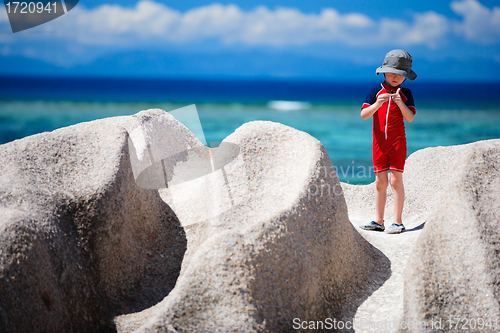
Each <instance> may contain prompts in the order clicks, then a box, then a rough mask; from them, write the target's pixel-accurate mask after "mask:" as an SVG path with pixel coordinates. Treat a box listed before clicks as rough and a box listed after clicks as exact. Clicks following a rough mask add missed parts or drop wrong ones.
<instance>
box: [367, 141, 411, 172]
mask: <svg viewBox="0 0 500 333" xmlns="http://www.w3.org/2000/svg"><path fill="white" fill-rule="evenodd" d="M405 160H406V138H404V137H403V138H402V139H400V140H397V141H395V142H392V143H391V144H388V143H387V142H385V141H384V142H383V144H382V145H380V144H378V143H377V141H374V142H373V167H374V170H373V171H374V172H375V173H379V172H383V171H387V170H393V171H399V172H403V171H404V169H405Z"/></svg>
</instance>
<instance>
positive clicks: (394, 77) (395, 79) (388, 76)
mask: <svg viewBox="0 0 500 333" xmlns="http://www.w3.org/2000/svg"><path fill="white" fill-rule="evenodd" d="M405 79H406V78H405V77H404V76H403V75H399V74H394V73H385V80H386V81H387V83H389V84H390V85H391V86H393V87H397V86H399V85H400V84H401V83H403V81H404V80H405Z"/></svg>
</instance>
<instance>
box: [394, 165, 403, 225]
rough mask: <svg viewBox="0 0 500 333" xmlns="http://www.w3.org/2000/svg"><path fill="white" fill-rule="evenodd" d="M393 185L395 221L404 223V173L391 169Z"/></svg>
mask: <svg viewBox="0 0 500 333" xmlns="http://www.w3.org/2000/svg"><path fill="white" fill-rule="evenodd" d="M391 187H392V190H393V192H394V222H393V223H396V224H402V223H403V219H402V216H403V206H404V203H405V189H404V185H403V173H402V172H398V171H392V170H391Z"/></svg>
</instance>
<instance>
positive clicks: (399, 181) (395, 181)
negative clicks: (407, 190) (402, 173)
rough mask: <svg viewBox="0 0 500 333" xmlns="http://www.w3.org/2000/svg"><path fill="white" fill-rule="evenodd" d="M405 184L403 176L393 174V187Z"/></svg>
mask: <svg viewBox="0 0 500 333" xmlns="http://www.w3.org/2000/svg"><path fill="white" fill-rule="evenodd" d="M402 185H403V177H394V176H391V187H393V188H399V187H401V186H402Z"/></svg>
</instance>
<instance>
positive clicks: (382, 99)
mask: <svg viewBox="0 0 500 333" xmlns="http://www.w3.org/2000/svg"><path fill="white" fill-rule="evenodd" d="M389 97H390V95H389V94H380V95H378V97H377V101H376V103H377V104H378V105H379V106H382V104H384V103H385V102H387V101H388V100H389Z"/></svg>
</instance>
